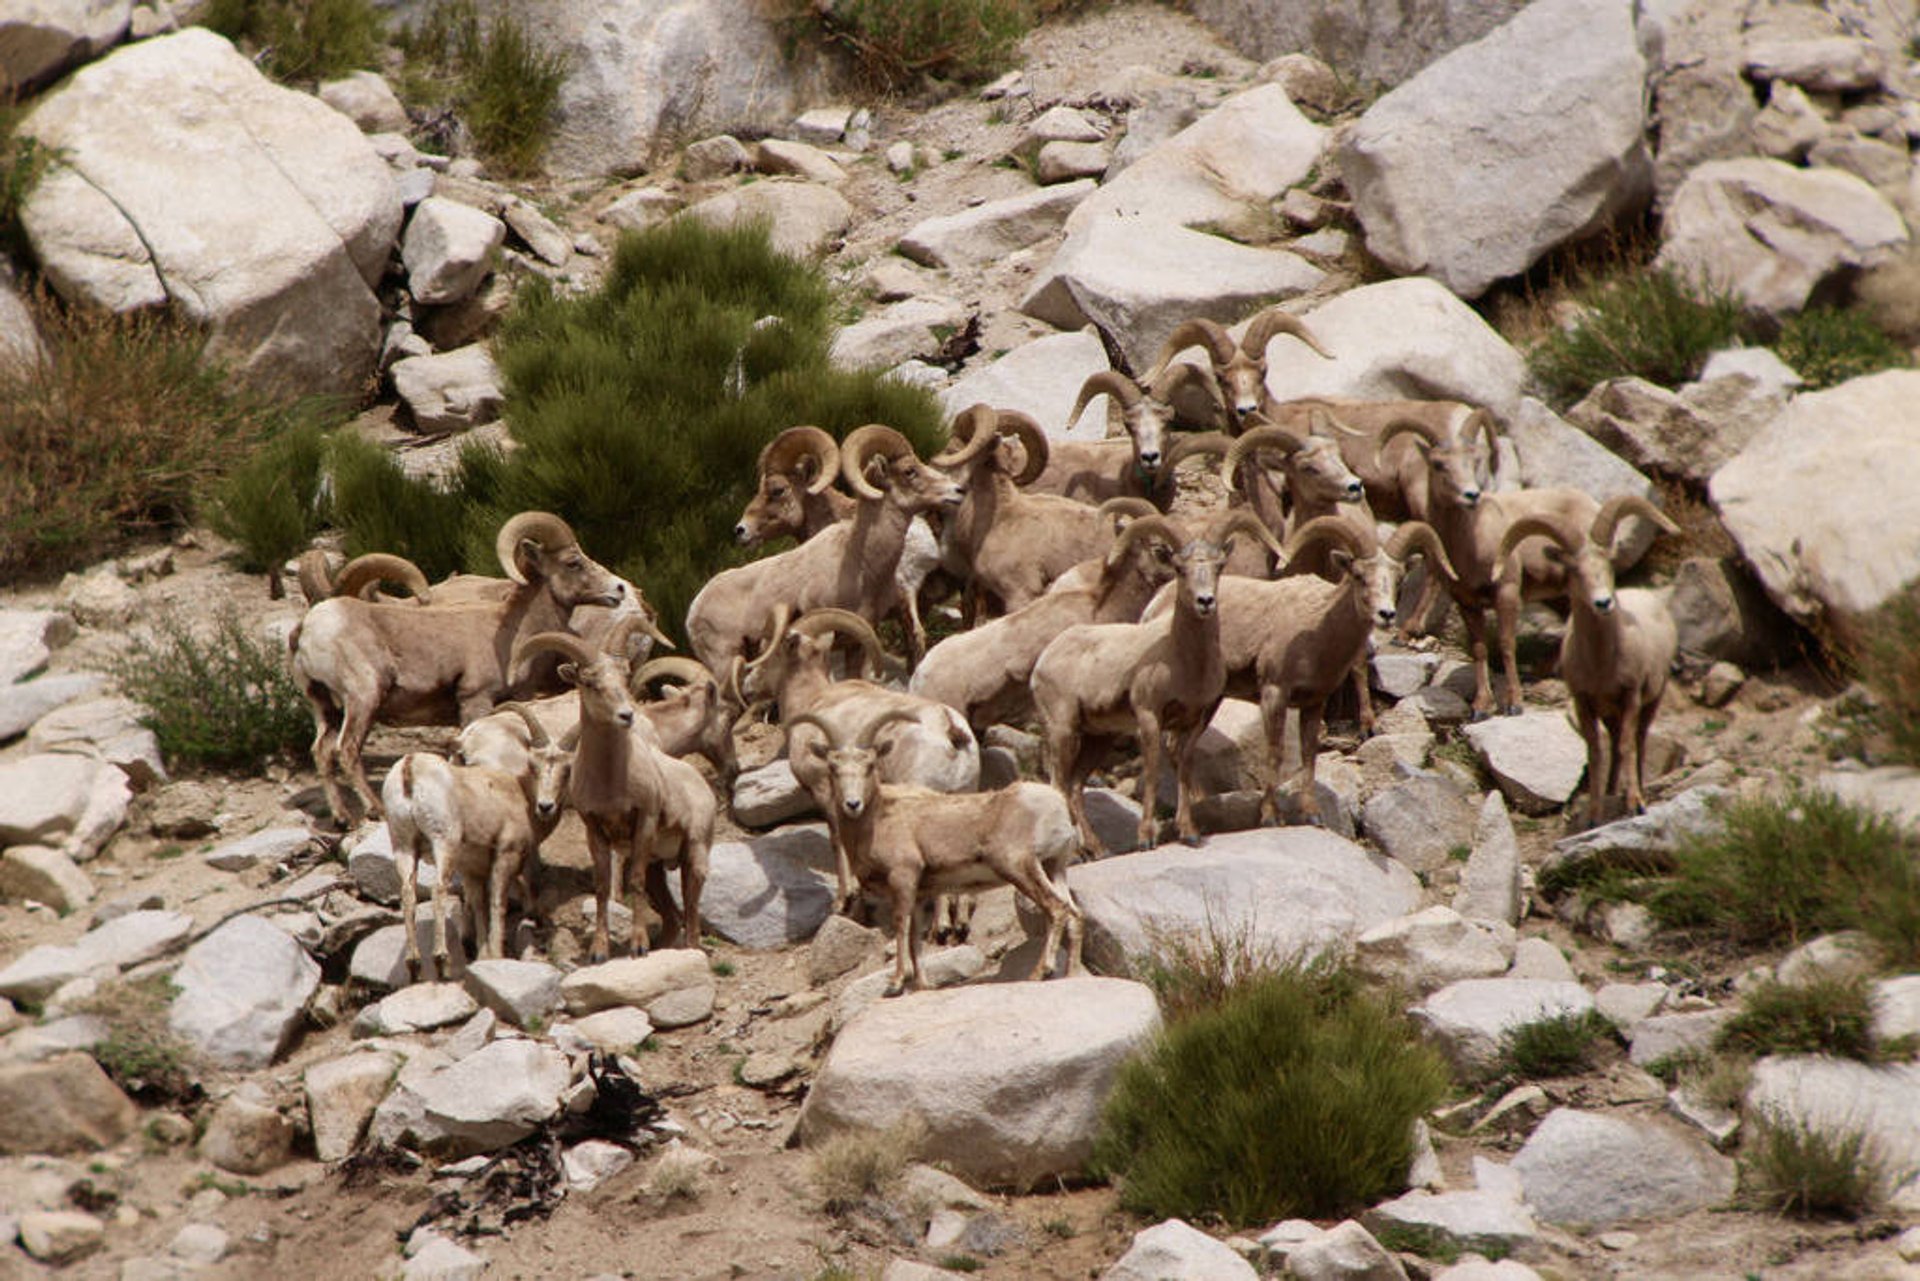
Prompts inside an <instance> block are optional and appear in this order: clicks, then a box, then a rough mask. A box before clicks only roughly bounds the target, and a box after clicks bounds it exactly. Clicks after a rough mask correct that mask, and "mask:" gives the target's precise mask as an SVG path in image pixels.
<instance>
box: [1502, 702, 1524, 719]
mask: <svg viewBox="0 0 1920 1281" xmlns="http://www.w3.org/2000/svg"><path fill="white" fill-rule="evenodd" d="M1520 712H1521V707H1520V704H1518V703H1508V704H1507V705H1506V706H1504V707H1502V708H1501V709H1500V714H1501V715H1502V716H1518V715H1519V714H1520Z"/></svg>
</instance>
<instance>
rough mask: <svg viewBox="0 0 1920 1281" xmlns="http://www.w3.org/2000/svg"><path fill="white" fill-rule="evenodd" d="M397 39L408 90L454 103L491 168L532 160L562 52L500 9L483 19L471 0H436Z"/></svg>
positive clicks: (552, 101) (517, 168) (556, 87)
mask: <svg viewBox="0 0 1920 1281" xmlns="http://www.w3.org/2000/svg"><path fill="white" fill-rule="evenodd" d="M398 43H399V44H400V46H401V48H402V49H404V50H405V51H406V54H407V73H406V75H405V77H404V78H403V81H402V86H403V88H404V90H405V91H406V92H407V94H408V96H409V97H412V98H414V99H416V100H422V101H424V102H425V103H427V104H428V105H434V106H438V105H446V106H449V107H451V108H453V110H454V111H455V112H456V113H457V114H458V115H459V117H460V119H461V120H463V121H465V123H466V126H467V129H468V130H469V132H471V133H472V135H473V141H474V145H475V146H476V147H478V148H479V151H480V154H481V156H482V157H483V158H484V159H485V160H486V161H487V162H488V163H489V164H491V165H492V166H493V167H494V168H496V169H499V170H503V171H505V172H508V173H531V172H532V171H533V170H534V169H535V168H536V167H537V166H538V164H539V161H540V153H541V151H542V150H543V149H544V148H545V146H546V139H547V131H548V126H549V125H551V124H552V122H553V113H554V109H555V108H556V107H558V106H559V103H560V88H561V86H562V85H563V84H565V83H566V79H567V58H566V55H565V54H563V53H561V52H559V51H557V50H552V49H546V48H543V47H541V45H540V44H539V42H538V41H536V40H535V39H534V38H533V36H532V34H531V33H530V32H528V31H527V29H526V28H524V27H522V26H521V25H520V23H519V22H518V21H516V20H515V18H514V17H513V15H512V14H511V13H508V12H505V11H504V10H503V11H500V12H498V13H496V14H495V15H494V16H493V18H492V19H490V20H489V21H487V22H484V23H483V22H482V21H481V20H480V14H479V11H478V9H477V8H476V7H475V5H474V4H473V0H439V3H437V4H435V5H434V7H433V8H432V9H430V10H429V11H428V12H427V14H426V16H425V18H424V19H423V20H422V21H421V22H420V23H419V25H418V26H417V27H415V28H414V29H412V30H410V31H405V32H402V33H401V35H400V38H399V41H398Z"/></svg>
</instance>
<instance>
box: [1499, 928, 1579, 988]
mask: <svg viewBox="0 0 1920 1281" xmlns="http://www.w3.org/2000/svg"><path fill="white" fill-rule="evenodd" d="M1508 977H1509V978H1516V979H1543V980H1545V981H1547V982H1549V983H1571V982H1573V981H1574V975H1573V966H1571V965H1569V964H1567V958H1566V955H1565V954H1564V953H1562V952H1561V951H1560V949H1559V948H1557V947H1555V946H1554V945H1553V944H1552V943H1549V942H1548V941H1547V940H1546V939H1542V938H1526V939H1521V940H1520V942H1519V943H1518V944H1516V945H1515V946H1514V949H1513V968H1512V969H1511V970H1509V971H1508Z"/></svg>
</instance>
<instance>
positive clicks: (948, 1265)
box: [940, 1254, 982, 1272]
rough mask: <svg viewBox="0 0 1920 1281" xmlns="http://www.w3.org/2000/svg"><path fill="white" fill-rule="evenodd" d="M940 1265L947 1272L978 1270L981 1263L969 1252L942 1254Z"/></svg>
mask: <svg viewBox="0 0 1920 1281" xmlns="http://www.w3.org/2000/svg"><path fill="white" fill-rule="evenodd" d="M940 1266H941V1267H943V1268H945V1269H946V1270H947V1271H949V1272H978V1271H979V1270H980V1268H981V1266H982V1265H981V1262H980V1260H978V1259H976V1258H974V1257H973V1256H972V1255H971V1254H943V1255H941V1256H940Z"/></svg>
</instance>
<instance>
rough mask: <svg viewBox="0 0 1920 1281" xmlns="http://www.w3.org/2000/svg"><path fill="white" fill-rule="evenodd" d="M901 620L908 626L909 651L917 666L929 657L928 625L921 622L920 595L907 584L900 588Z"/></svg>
mask: <svg viewBox="0 0 1920 1281" xmlns="http://www.w3.org/2000/svg"><path fill="white" fill-rule="evenodd" d="M900 620H901V622H903V623H904V624H905V625H906V630H907V650H908V652H909V653H911V654H912V656H913V661H914V663H915V664H916V665H917V664H918V663H919V662H920V660H921V659H923V658H925V657H926V656H927V625H926V624H925V623H923V622H921V621H920V593H919V592H918V591H916V590H914V589H912V588H909V587H907V586H906V585H905V584H902V585H901V588H900Z"/></svg>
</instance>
